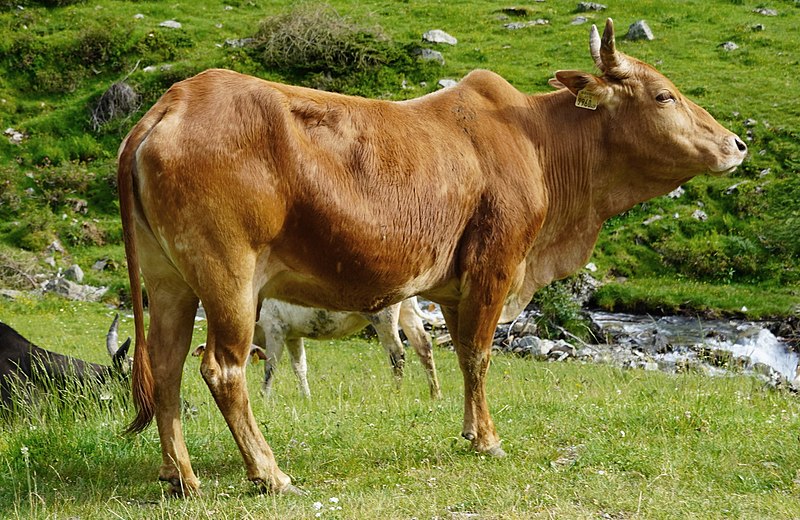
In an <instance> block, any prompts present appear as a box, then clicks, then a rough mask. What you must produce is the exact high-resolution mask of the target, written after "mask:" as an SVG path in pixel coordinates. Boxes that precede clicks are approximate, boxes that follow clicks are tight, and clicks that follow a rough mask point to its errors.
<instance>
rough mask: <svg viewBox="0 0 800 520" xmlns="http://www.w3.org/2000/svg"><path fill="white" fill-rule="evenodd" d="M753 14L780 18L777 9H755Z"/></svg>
mask: <svg viewBox="0 0 800 520" xmlns="http://www.w3.org/2000/svg"><path fill="white" fill-rule="evenodd" d="M753 12H754V13H758V14H761V15H764V16H778V11H776V10H775V9H767V8H766V7H759V8H757V9H753Z"/></svg>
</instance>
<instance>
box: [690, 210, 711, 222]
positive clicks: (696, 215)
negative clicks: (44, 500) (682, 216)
mask: <svg viewBox="0 0 800 520" xmlns="http://www.w3.org/2000/svg"><path fill="white" fill-rule="evenodd" d="M692 218H693V219H695V220H699V221H700V222H705V221H706V220H708V214H706V212H705V211H703V210H702V209H696V210H694V212H692Z"/></svg>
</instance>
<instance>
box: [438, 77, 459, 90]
mask: <svg viewBox="0 0 800 520" xmlns="http://www.w3.org/2000/svg"><path fill="white" fill-rule="evenodd" d="M438 85H439V86H440V87H442V88H448V87H455V86H456V85H458V81H456V80H454V79H449V78H443V79H440V80H439V83H438Z"/></svg>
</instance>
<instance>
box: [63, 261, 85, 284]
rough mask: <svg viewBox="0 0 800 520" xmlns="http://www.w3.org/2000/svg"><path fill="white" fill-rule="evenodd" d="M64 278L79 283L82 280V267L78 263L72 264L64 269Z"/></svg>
mask: <svg viewBox="0 0 800 520" xmlns="http://www.w3.org/2000/svg"><path fill="white" fill-rule="evenodd" d="M64 278H66V279H67V280H70V281H73V282H78V283H81V282H82V281H83V269H81V268H80V266H79V265H78V264H72V265H71V266H69V267H67V269H66V271H64Z"/></svg>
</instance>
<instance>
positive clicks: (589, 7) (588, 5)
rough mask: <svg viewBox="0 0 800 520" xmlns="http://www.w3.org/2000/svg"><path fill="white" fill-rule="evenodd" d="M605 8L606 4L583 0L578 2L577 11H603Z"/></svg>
mask: <svg viewBox="0 0 800 520" xmlns="http://www.w3.org/2000/svg"><path fill="white" fill-rule="evenodd" d="M605 8H606V6H604V5H603V4H598V3H595V2H581V3H579V4H578V9H577V11H578V12H579V13H585V12H587V11H603V10H605Z"/></svg>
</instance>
